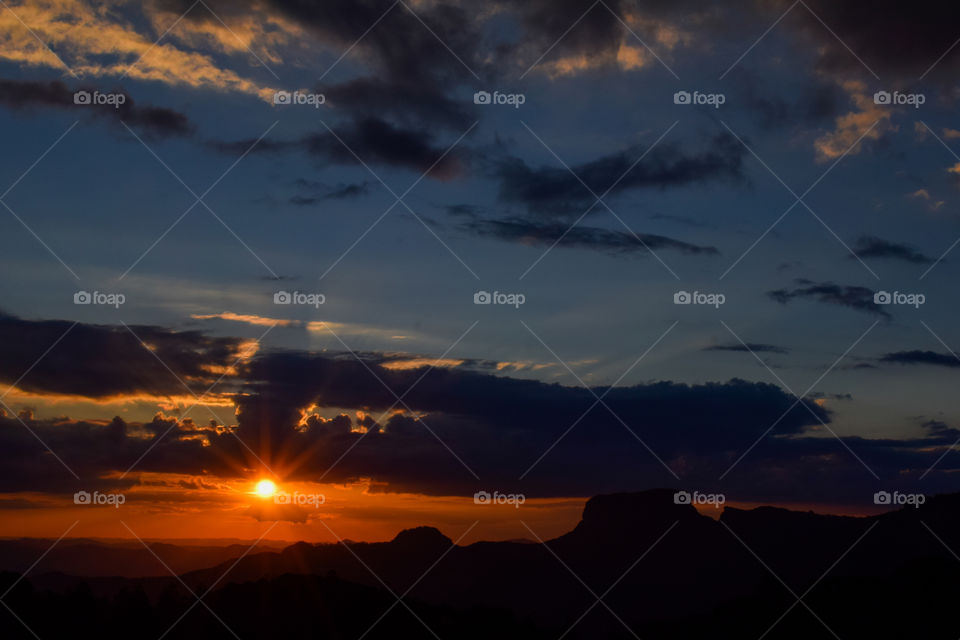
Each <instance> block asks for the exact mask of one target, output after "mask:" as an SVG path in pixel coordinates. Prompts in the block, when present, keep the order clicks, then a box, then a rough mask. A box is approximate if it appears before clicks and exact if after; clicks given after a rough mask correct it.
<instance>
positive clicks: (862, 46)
mask: <svg viewBox="0 0 960 640" xmlns="http://www.w3.org/2000/svg"><path fill="white" fill-rule="evenodd" d="M790 4H791V2H790V0H777V1H776V2H774V3H772V13H776V12H777V11H780V12H782V11H785V10H786V9H787V8H788V7H789V6H790ZM807 5H808V6H809V8H810V11H807V10H806V9H805V7H804V6H803V5H798V6H797V7H796V8H794V10H793V11H791V14H792V15H791V16H790V18H789V19H788V20H786V21H785V23H786V24H790V25H793V26H794V27H796V28H798V29H799V30H800V31H801V32H802V33H803V34H804V35H805V36H806V37H808V38H809V39H810V40H812V41H814V42H815V45H816V48H815V51H816V52H817V54H818V66H819V68H820V70H821V71H825V72H828V73H832V74H837V75H840V76H846V77H849V75H850V74H851V73H856V74H857V75H860V76H862V77H869V73H868V72H867V71H866V69H864V67H863V66H862V64H861V62H860V61H859V60H858V59H857V58H858V57H859V58H860V60H862V61H863V62H864V63H866V64H867V65H868V66H869V67H870V68H871V69H872V70H873V71H874V72H875V73H876V74H877V75H879V76H880V77H881V78H884V79H885V80H889V79H890V78H891V77H898V78H900V79H901V80H904V81H905V80H909V81H915V80H916V78H919V77H920V76H921V75H923V74H924V73H925V72H926V71H927V70H928V69H929V68H930V67H931V66H932V65H933V64H934V63H935V62H936V61H937V60H938V59H939V58H940V57H941V56H943V55H944V54H945V53H947V52H948V50H950V49H951V47H952V46H953V44H954V43H955V41H956V39H957V33H956V29H955V28H954V26H955V25H956V23H957V21H958V20H960V6H958V5H956V4H955V3H952V2H938V1H937V0H922V1H920V2H913V3H908V4H905V3H903V2H898V1H897V0H878V1H877V2H871V3H869V5H867V4H863V3H856V2H854V3H848V2H832V1H831V0H809V2H808V3H807ZM814 14H815V15H814ZM821 21H822V22H821ZM824 25H827V27H829V30H828V29H827V27H825V26H824ZM957 56H958V51H957V50H956V49H954V50H953V51H950V53H947V55H946V56H945V57H944V58H943V60H941V61H940V63H939V64H938V65H937V66H936V67H934V69H933V70H932V71H931V72H930V75H929V76H928V79H939V80H944V81H950V82H952V80H953V77H954V75H953V74H954V73H955V71H956V68H957V64H958V61H960V58H958V57H957Z"/></svg>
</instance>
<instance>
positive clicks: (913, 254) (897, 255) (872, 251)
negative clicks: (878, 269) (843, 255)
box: [850, 236, 933, 264]
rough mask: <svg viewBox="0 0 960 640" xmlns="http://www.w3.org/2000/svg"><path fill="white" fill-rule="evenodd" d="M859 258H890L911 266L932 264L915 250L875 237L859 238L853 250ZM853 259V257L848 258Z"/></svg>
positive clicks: (930, 260) (929, 259)
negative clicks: (908, 263)
mask: <svg viewBox="0 0 960 640" xmlns="http://www.w3.org/2000/svg"><path fill="white" fill-rule="evenodd" d="M853 250H854V252H855V253H856V254H857V255H858V256H860V257H861V258H890V259H894V260H903V261H905V262H910V263H913V264H930V263H931V262H933V259H932V258H929V257H927V256H925V255H923V254H922V253H920V252H919V251H917V250H916V249H914V248H912V247H910V246H908V245H905V244H899V243H896V242H888V241H886V240H882V239H880V238H877V237H875V236H861V237H860V239H859V240H858V241H857V244H856V246H854V248H853ZM850 258H851V259H853V256H850Z"/></svg>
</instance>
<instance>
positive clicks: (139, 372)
mask: <svg viewBox="0 0 960 640" xmlns="http://www.w3.org/2000/svg"><path fill="white" fill-rule="evenodd" d="M71 325H73V323H71V322H67V321H65V320H42V321H31V320H22V319H20V318H17V317H15V316H11V315H7V314H2V313H0V336H2V337H0V381H2V382H4V383H5V384H8V385H9V384H13V383H14V382H15V381H17V380H18V379H19V378H20V376H21V375H23V374H24V373H25V372H28V371H29V373H28V374H27V375H26V376H25V377H24V378H23V379H22V380H20V382H19V383H18V384H17V387H18V388H19V389H21V390H23V391H26V392H31V393H41V394H43V393H49V394H65V395H77V396H84V397H87V398H109V397H113V396H121V395H130V394H147V395H156V396H169V395H176V396H181V395H183V394H185V393H187V391H186V389H184V387H183V385H182V384H181V383H180V381H179V380H178V379H177V378H180V379H181V380H183V381H185V382H186V383H187V384H188V386H189V387H191V388H192V389H193V391H194V392H195V393H198V394H199V393H202V392H204V391H206V389H207V388H208V387H209V386H210V385H212V384H213V382H214V381H215V380H216V379H217V378H218V377H219V374H218V373H216V372H218V371H223V370H225V369H226V368H228V367H230V366H231V365H232V364H234V363H236V362H237V360H238V359H242V357H243V356H244V354H246V353H249V349H250V341H249V340H244V339H240V338H218V337H210V336H206V335H204V334H202V333H199V332H196V331H171V330H168V329H163V328H160V327H154V326H141V325H132V326H131V327H130V330H131V331H132V333H131V331H128V330H127V329H126V328H124V327H113V326H106V325H95V324H77V325H76V326H74V327H73V328H72V329H71ZM68 330H69V331H68ZM134 334H136V335H134ZM138 338H139V339H138ZM58 340H59V342H57V341H58ZM140 340H143V342H144V343H145V344H146V345H147V346H148V347H149V350H148V349H147V347H144V346H143V344H141V343H140ZM54 343H56V348H55V349H51V351H50V352H49V353H48V354H46V355H45V356H43V357H41V356H42V355H43V353H44V351H46V349H47V348H49V347H50V346H51V345H53V344H54ZM161 360H162V362H160V361H161ZM164 365H166V366H164ZM167 367H169V368H170V370H169V371H168V370H167ZM171 371H172V373H171Z"/></svg>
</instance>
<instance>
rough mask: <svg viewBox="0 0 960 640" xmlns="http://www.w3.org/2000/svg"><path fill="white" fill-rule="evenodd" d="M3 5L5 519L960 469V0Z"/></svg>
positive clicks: (302, 508) (508, 529)
mask: <svg viewBox="0 0 960 640" xmlns="http://www.w3.org/2000/svg"><path fill="white" fill-rule="evenodd" d="M2 5H3V6H2V7H0V43H2V46H0V131H2V134H3V143H4V144H3V153H2V154H0V204H2V205H3V206H2V207H0V225H2V226H0V256H2V263H3V273H4V277H3V278H0V383H2V387H0V402H2V405H0V412H2V413H0V509H2V510H3V511H4V513H5V515H8V516H9V517H4V518H2V519H0V520H2V522H3V524H2V525H0V535H3V536H20V535H29V536H41V537H54V538H56V537H57V536H59V535H61V534H62V533H64V532H65V531H69V535H71V536H91V537H93V536H96V537H111V538H112V537H129V536H131V535H135V536H138V537H144V538H147V537H154V538H159V537H164V538H173V537H185V538H187V537H188V538H197V537H206V536H209V537H220V538H222V537H232V538H237V537H241V538H249V539H256V538H257V537H260V536H261V535H264V536H269V537H271V538H278V539H290V540H294V539H307V540H330V539H336V538H351V539H369V540H380V539H390V538H391V537H392V536H393V535H394V534H395V533H396V532H397V531H399V530H400V529H401V528H403V527H405V526H415V525H420V524H433V525H435V526H439V527H440V528H441V529H443V530H444V531H445V532H447V533H448V535H451V536H452V537H454V538H456V537H457V535H459V534H460V533H464V532H467V534H468V538H472V539H504V538H513V537H522V536H524V535H525V529H524V528H523V527H522V526H521V523H520V521H519V518H520V517H522V518H523V519H524V521H526V522H527V523H533V524H534V525H535V528H538V531H541V532H543V533H544V535H552V534H559V533H562V532H563V531H566V530H567V529H569V528H570V527H571V526H572V525H573V524H575V522H576V519H577V517H578V515H579V510H580V508H581V507H582V504H583V501H584V500H585V499H586V498H587V497H589V496H591V495H596V494H598V493H605V492H614V491H636V490H642V489H647V488H653V487H665V486H666V487H676V488H682V489H685V490H690V491H701V492H704V493H723V494H724V495H725V496H726V500H727V503H728V504H760V503H763V504H778V505H784V506H791V505H792V506H800V505H802V506H804V508H807V507H809V506H810V505H813V506H814V507H816V508H818V509H820V510H824V511H830V512H840V513H865V512H869V511H870V510H872V509H876V505H875V504H874V502H873V496H874V493H875V492H877V491H881V490H886V491H901V492H914V493H925V494H936V493H943V492H950V491H954V490H956V489H957V481H956V479H955V477H956V472H957V471H958V469H960V460H958V457H957V455H956V452H955V451H954V446H955V445H956V444H957V443H958V442H960V429H958V428H957V423H958V417H960V398H957V396H956V394H955V393H953V392H952V390H953V389H954V387H955V379H954V378H955V376H957V375H958V372H960V355H958V354H957V352H956V351H957V349H960V332H958V329H957V325H956V322H955V317H956V313H957V311H958V308H957V298H956V293H955V286H954V283H955V281H956V275H957V270H956V269H957V267H956V265H957V262H958V260H960V249H958V250H956V251H955V249H956V246H957V244H958V243H960V217H958V214H957V198H958V196H960V193H958V187H960V182H958V179H960V178H958V176H960V156H958V153H960V121H958V119H957V117H956V115H955V114H956V102H957V100H958V99H960V92H958V89H957V86H956V83H955V77H956V72H957V70H958V68H960V47H957V43H958V40H957V36H958V34H957V33H955V30H954V28H953V27H952V26H951V25H953V24H955V23H956V19H957V18H958V16H957V15H956V14H957V9H955V8H953V7H951V6H948V5H945V4H943V3H927V2H921V3H911V6H910V7H909V11H907V9H906V8H904V7H903V6H902V4H901V3H896V2H892V1H890V0H882V1H881V2H874V3H870V5H869V7H870V8H869V10H865V9H864V8H863V7H861V6H860V5H858V4H857V3H843V5H842V6H839V5H838V3H831V2H828V1H826V0H798V1H797V2H793V3H790V2H788V1H786V0H750V1H748V2H744V3H701V2H664V1H659V0H657V1H651V2H628V1H625V0H624V1H617V0H597V1H596V2H592V3H591V2H586V1H573V0H561V1H556V0H554V1H550V2H547V1H544V0H533V1H526V2H513V1H507V0H503V1H491V2H483V3H468V2H460V1H458V0H445V1H436V2H434V1H429V0H396V1H394V2H391V1H390V0H383V1H381V0H362V1H350V2H347V1H345V0H344V1H341V0H336V1H332V2H324V3H317V4H316V5H314V4H312V3H301V2H294V1H292V0H258V1H247V2H226V1H223V2H221V1H218V0H197V1H196V2H192V3H191V2H188V1H187V0H182V1H181V0H151V1H148V2H144V3H126V2H115V1H112V0H104V1H101V2H80V1H77V0H35V1H29V2H12V1H9V0H8V1H5V2H4V3H2ZM261 479H270V480H272V481H273V482H275V483H276V485H277V486H278V487H279V490H280V491H281V492H284V493H289V494H291V495H294V494H295V492H296V493H297V494H299V495H302V496H314V497H316V496H322V498H323V500H322V503H321V504H316V503H318V502H320V501H319V500H315V501H314V502H313V503H310V502H306V503H301V504H299V505H297V504H283V503H278V502H277V501H276V500H275V499H269V498H264V497H258V496H257V495H255V494H253V493H252V492H253V487H254V485H255V483H256V482H257V481H259V480H261ZM77 492H87V493H90V494H94V492H98V493H99V494H110V495H123V496H124V502H123V504H122V506H118V505H99V506H98V505H95V504H82V503H81V504H77V503H76V502H75V494H77ZM477 492H488V493H490V494H493V493H494V492H497V493H498V494H500V495H506V496H518V495H520V496H523V498H524V502H523V503H522V505H520V504H516V501H514V502H512V503H508V504H501V505H497V504H477V502H476V500H475V494H477ZM475 522H479V523H480V525H479V526H477V527H475V528H471V523H475ZM71 523H74V526H73V528H70V527H71Z"/></svg>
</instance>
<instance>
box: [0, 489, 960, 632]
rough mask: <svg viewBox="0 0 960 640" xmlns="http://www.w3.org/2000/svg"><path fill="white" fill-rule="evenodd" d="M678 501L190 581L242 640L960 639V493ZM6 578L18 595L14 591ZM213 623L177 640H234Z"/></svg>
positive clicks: (47, 625)
mask: <svg viewBox="0 0 960 640" xmlns="http://www.w3.org/2000/svg"><path fill="white" fill-rule="evenodd" d="M673 496H674V491H673V490H670V489H656V490H650V491H644V492H639V493H620V494H611V495H602V496H596V497H594V498H591V499H590V500H589V501H588V502H587V503H586V505H585V507H584V510H583V516H582V519H581V521H580V522H579V523H578V524H577V525H576V527H574V529H573V530H571V531H570V532H568V533H566V534H563V535H561V536H559V537H557V538H553V539H550V540H546V541H544V542H543V543H542V544H540V543H533V544H531V542H530V541H529V540H523V541H506V542H476V543H473V544H470V545H465V546H454V544H453V541H452V540H451V539H450V538H449V537H447V536H445V535H444V534H443V533H441V532H440V531H438V530H437V529H435V528H432V527H418V528H415V529H407V530H405V531H402V532H400V533H399V534H398V535H397V536H396V537H395V538H394V539H393V540H390V541H389V542H377V543H367V542H345V543H338V544H308V543H304V542H300V543H296V544H293V545H290V546H287V547H286V548H284V549H282V550H279V551H265V552H260V553H252V554H250V555H248V556H246V557H244V558H242V559H240V560H239V561H237V560H236V559H235V558H231V559H229V560H225V561H223V562H220V563H217V564H214V565H212V566H210V567H207V568H204V569H199V570H191V571H186V572H184V573H183V574H182V575H181V576H180V579H182V581H183V583H184V584H186V585H187V587H189V589H190V590H192V591H194V592H196V593H198V594H201V593H204V592H205V591H206V590H207V588H208V587H209V585H216V587H215V588H214V589H213V590H212V591H211V592H210V593H209V595H207V596H205V598H204V603H205V605H206V606H209V607H210V608H211V609H213V610H214V611H215V612H216V613H217V616H219V617H220V618H222V621H224V622H226V623H227V626H230V627H231V628H232V627H233V626H234V625H236V626H237V627H238V629H237V634H238V635H239V636H240V637H241V638H244V640H246V638H261V637H263V638H267V637H291V638H300V637H303V638H307V637H310V638H359V637H360V636H361V635H362V634H363V633H364V632H365V631H366V629H367V628H368V627H369V625H372V624H374V622H375V621H376V620H378V619H380V617H381V616H383V618H382V619H381V622H378V623H377V625H376V628H375V630H374V631H373V632H371V633H370V634H369V635H368V636H366V637H368V638H370V637H388V636H390V634H391V633H392V634H394V635H393V636H392V637H398V635H397V634H399V637H404V638H406V637H433V635H432V633H431V631H429V630H428V629H427V627H431V629H432V627H433V626H434V625H436V626H437V627H438V629H434V630H433V631H435V632H437V635H439V636H440V637H441V638H444V639H446V638H448V637H450V638H473V637H502V638H511V637H518V638H519V637H524V638H539V637H550V638H557V637H559V636H560V635H562V634H564V633H567V635H566V636H565V637H567V638H596V637H603V638H607V637H609V638H621V637H622V638H631V637H634V634H635V635H636V636H639V637H643V638H702V637H711V638H757V637H760V636H761V635H763V634H764V633H767V636H766V637H768V638H820V637H823V638H833V637H835V636H834V634H836V635H837V636H839V637H841V638H867V637H869V638H916V637H923V638H956V637H957V636H958V635H960V623H958V622H956V621H955V619H954V616H953V614H952V610H953V609H952V606H951V605H952V603H953V602H955V600H956V598H957V597H958V596H960V560H958V558H957V557H956V556H955V555H954V552H953V551H952V549H960V517H958V514H960V495H958V494H952V495H944V496H937V497H932V498H930V499H928V501H927V502H926V504H924V505H922V506H920V507H919V508H916V507H912V506H910V507H905V508H903V509H900V510H897V511H891V512H889V513H884V514H881V515H876V516H869V517H846V516H830V515H820V514H816V513H813V512H798V511H790V510H786V509H781V508H775V507H759V508H755V509H749V510H744V509H737V508H732V507H727V508H726V509H724V511H723V513H722V515H721V516H720V517H719V518H711V517H707V516H705V515H701V514H700V513H699V512H698V511H697V510H696V509H695V508H694V507H692V506H690V505H689V504H675V502H674V499H673ZM532 535H535V534H532ZM0 578H2V579H0V589H3V590H6V587H4V586H3V585H4V583H6V584H13V582H14V581H15V580H16V574H13V573H8V574H3V575H2V576H0ZM401 596H402V602H399V603H398V600H397V598H398V597H401ZM5 602H8V603H11V604H10V606H11V608H12V609H13V610H14V611H17V613H18V615H22V616H26V617H24V620H25V621H27V622H28V624H29V625H30V626H31V628H36V627H34V623H35V624H37V625H38V626H39V627H43V628H44V629H46V630H49V631H50V634H49V635H45V634H44V633H41V632H40V631H39V629H37V633H38V635H40V636H41V637H43V638H46V637H60V636H59V635H58V631H59V629H57V628H55V625H56V623H58V621H59V620H60V618H59V617H51V616H49V615H44V614H43V611H45V610H46V611H71V612H74V614H75V615H78V616H80V618H79V619H81V620H83V621H84V622H85V623H90V624H99V625H100V627H99V628H100V629H101V632H100V636H99V637H103V638H109V637H113V636H111V635H109V632H112V631H109V630H111V629H115V630H116V632H117V636H116V637H126V638H131V637H133V638H136V637H153V638H156V637H159V635H160V634H161V633H163V631H164V629H160V627H162V626H163V625H164V623H165V622H170V623H172V622H173V621H174V620H176V619H177V617H179V615H181V614H182V613H183V611H184V610H186V609H187V608H188V607H189V606H190V605H192V604H194V603H195V602H196V598H195V597H194V596H192V595H191V594H190V593H189V592H188V591H187V588H186V587H184V586H183V584H181V583H180V582H179V580H178V579H176V578H173V577H165V578H161V577H150V578H140V579H129V578H117V577H114V578H105V577H95V576H94V577H85V578H81V577H69V576H65V575H64V574H63V573H58V574H46V575H33V574H31V575H30V576H29V577H27V578H26V579H23V580H22V581H20V582H19V583H18V584H17V586H16V587H15V588H14V589H13V590H12V591H11V593H10V595H9V596H8V598H7V599H6V600H5ZM14 602H15V603H16V606H14V604H12V603H14ZM206 606H204V605H195V606H194V608H193V609H192V610H190V613H189V614H187V615H186V616H184V618H183V619H182V620H181V621H180V622H179V623H177V628H176V631H175V632H171V634H170V635H168V636H167V637H174V638H176V637H185V638H186V637H199V636H200V635H202V636H203V637H215V638H216V637H232V636H231V635H230V634H229V633H228V632H227V631H226V629H225V628H224V626H223V624H222V623H221V621H219V620H217V617H215V616H213V615H212V614H211V613H210V612H209V611H207V610H206ZM408 607H409V609H408ZM87 608H89V610H88V609H87ZM83 611H86V612H87V613H85V614H84V613H77V612H83ZM131 611H139V612H140V613H139V614H137V617H138V618H140V619H141V620H142V621H143V625H142V626H143V628H144V629H147V628H149V630H150V631H151V632H156V633H155V634H154V635H151V634H150V633H147V632H143V634H142V635H137V633H133V632H131V629H129V628H128V629H126V631H127V635H123V634H122V630H121V629H119V628H118V627H117V624H119V623H116V622H115V620H124V619H126V618H125V615H126V614H130V612H131ZM411 611H412V612H411ZM91 612H98V616H99V617H97V618H96V619H93V618H92V617H91V616H93V613H91ZM124 612H126V614H124ZM31 616H32V617H31ZM111 616H113V617H111ZM27 617H29V618H30V619H29V621H28V620H27ZM127 617H129V616H127ZM278 617H279V618H280V620H279V621H277V619H278ZM8 618H10V619H6V620H4V621H3V623H2V624H3V625H7V626H9V631H10V632H11V633H13V634H14V635H3V636H2V637H5V638H6V637H19V635H17V634H20V635H22V632H23V627H22V626H20V628H19V630H18V629H17V626H19V623H18V622H17V621H15V620H13V619H12V618H11V617H10V616H8ZM418 618H419V619H418ZM147 621H149V624H147ZM270 621H274V622H275V624H273V626H271V623H270ZM368 623H369V624H368ZM424 623H426V626H425V625H424ZM431 623H432V624H431ZM365 625H366V626H365ZM440 628H442V629H443V631H444V632H443V633H440V631H439V629H440ZM158 629H159V630H158ZM0 630H2V631H6V630H7V627H5V626H0ZM271 632H272V633H274V635H271ZM138 633H139V632H138ZM178 634H183V635H178ZM190 634H196V635H190ZM381 634H382V635H381ZM484 634H486V635H484Z"/></svg>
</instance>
